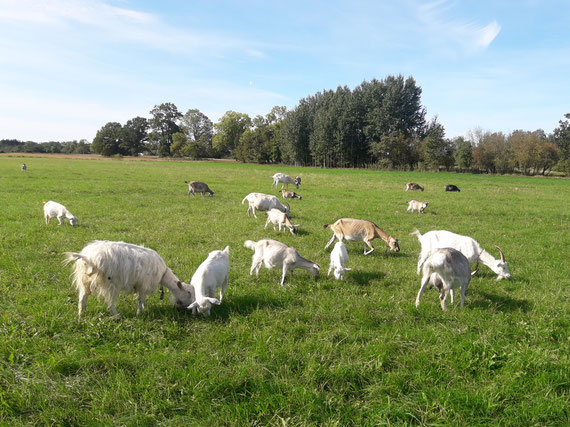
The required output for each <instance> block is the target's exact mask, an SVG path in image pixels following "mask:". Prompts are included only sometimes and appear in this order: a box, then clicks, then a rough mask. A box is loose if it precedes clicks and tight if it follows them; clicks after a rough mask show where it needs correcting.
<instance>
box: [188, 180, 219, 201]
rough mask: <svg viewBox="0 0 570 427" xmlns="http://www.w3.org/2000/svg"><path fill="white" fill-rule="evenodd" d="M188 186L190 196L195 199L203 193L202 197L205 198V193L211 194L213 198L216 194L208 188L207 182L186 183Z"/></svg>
mask: <svg viewBox="0 0 570 427" xmlns="http://www.w3.org/2000/svg"><path fill="white" fill-rule="evenodd" d="M184 182H185V183H186V184H188V196H189V195H190V194H192V195H193V196H194V197H196V193H202V197H204V193H210V197H212V196H213V195H214V192H213V191H212V190H210V187H208V184H206V183H205V182H201V181H190V182H188V181H184Z"/></svg>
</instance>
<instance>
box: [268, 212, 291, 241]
mask: <svg viewBox="0 0 570 427" xmlns="http://www.w3.org/2000/svg"><path fill="white" fill-rule="evenodd" d="M265 214H266V215H267V221H266V222H265V229H267V226H268V225H269V223H272V224H273V229H274V230H275V227H276V226H279V231H281V228H283V229H285V228H288V229H289V231H290V232H291V234H292V235H293V236H294V235H295V234H297V227H299V225H300V224H293V223H292V222H291V220H290V219H289V218H287V214H286V213H285V212H281V211H280V210H279V209H269V210H268V211H267V212H265Z"/></svg>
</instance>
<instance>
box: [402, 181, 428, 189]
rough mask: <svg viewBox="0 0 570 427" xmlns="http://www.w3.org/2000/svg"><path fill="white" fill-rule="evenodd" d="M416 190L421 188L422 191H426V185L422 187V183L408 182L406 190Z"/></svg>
mask: <svg viewBox="0 0 570 427" xmlns="http://www.w3.org/2000/svg"><path fill="white" fill-rule="evenodd" d="M408 190H410V191H416V190H420V191H424V187H422V186H421V185H420V184H416V183H415V182H408V183H407V184H406V191H408Z"/></svg>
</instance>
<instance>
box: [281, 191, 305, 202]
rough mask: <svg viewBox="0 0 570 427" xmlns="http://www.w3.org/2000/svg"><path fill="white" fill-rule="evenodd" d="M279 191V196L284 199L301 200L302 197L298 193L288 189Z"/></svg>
mask: <svg viewBox="0 0 570 427" xmlns="http://www.w3.org/2000/svg"><path fill="white" fill-rule="evenodd" d="M279 192H280V193H281V197H283V198H284V199H299V200H301V199H302V198H303V197H302V196H301V195H300V194H297V193H295V192H294V191H290V190H279Z"/></svg>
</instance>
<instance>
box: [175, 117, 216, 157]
mask: <svg viewBox="0 0 570 427" xmlns="http://www.w3.org/2000/svg"><path fill="white" fill-rule="evenodd" d="M180 127H181V129H182V131H183V132H184V134H185V135H186V138H187V140H188V141H190V142H194V143H195V145H196V151H197V154H198V153H202V154H204V155H206V156H207V155H211V154H212V138H213V136H214V125H213V123H212V121H211V120H210V119H209V118H208V116H206V115H205V114H204V113H202V112H201V111H200V110H198V109H195V108H194V109H190V110H188V111H187V112H186V114H184V116H182V120H181V124H180ZM200 146H201V147H200ZM198 155H200V154H198Z"/></svg>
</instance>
